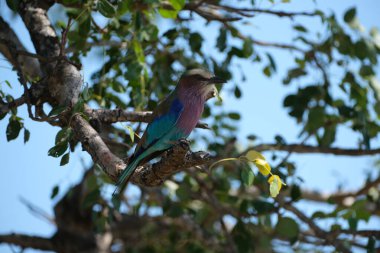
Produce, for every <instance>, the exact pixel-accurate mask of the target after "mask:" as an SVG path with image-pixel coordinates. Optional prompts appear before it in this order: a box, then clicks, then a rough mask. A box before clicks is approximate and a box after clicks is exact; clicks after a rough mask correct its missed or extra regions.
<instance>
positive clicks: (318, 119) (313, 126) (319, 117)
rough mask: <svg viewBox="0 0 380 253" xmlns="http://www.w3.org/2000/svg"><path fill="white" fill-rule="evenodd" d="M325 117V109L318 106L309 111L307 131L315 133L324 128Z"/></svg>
mask: <svg viewBox="0 0 380 253" xmlns="http://www.w3.org/2000/svg"><path fill="white" fill-rule="evenodd" d="M325 116H326V113H325V109H324V108H323V107H320V106H317V107H314V108H311V109H310V111H309V115H308V121H307V124H306V125H305V129H306V131H308V132H309V133H313V132H315V131H316V130H317V129H319V128H320V127H322V126H323V124H324V123H325Z"/></svg>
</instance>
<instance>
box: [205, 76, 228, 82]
mask: <svg viewBox="0 0 380 253" xmlns="http://www.w3.org/2000/svg"><path fill="white" fill-rule="evenodd" d="M226 82H227V81H226V80H225V79H223V78H220V77H217V76H213V77H211V78H210V79H209V80H208V83H209V84H219V83H226Z"/></svg>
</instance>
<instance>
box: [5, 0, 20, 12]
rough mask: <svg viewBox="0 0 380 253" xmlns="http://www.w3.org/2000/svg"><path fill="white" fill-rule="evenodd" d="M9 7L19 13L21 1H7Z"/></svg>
mask: <svg viewBox="0 0 380 253" xmlns="http://www.w3.org/2000/svg"><path fill="white" fill-rule="evenodd" d="M7 5H8V7H9V9H11V10H12V11H15V12H17V11H18V6H19V5H20V0H7Z"/></svg>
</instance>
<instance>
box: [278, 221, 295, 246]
mask: <svg viewBox="0 0 380 253" xmlns="http://www.w3.org/2000/svg"><path fill="white" fill-rule="evenodd" d="M275 231H276V233H277V234H278V235H279V236H280V237H283V238H287V239H288V240H289V241H291V242H295V241H296V240H297V237H298V234H299V231H300V229H299V226H298V224H297V222H296V221H295V220H293V219H292V218H289V217H282V218H280V219H279V220H278V222H277V224H276V227H275Z"/></svg>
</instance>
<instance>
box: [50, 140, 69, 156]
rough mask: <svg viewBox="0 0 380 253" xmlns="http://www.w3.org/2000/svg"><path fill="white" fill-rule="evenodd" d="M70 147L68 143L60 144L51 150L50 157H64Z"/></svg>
mask: <svg viewBox="0 0 380 253" xmlns="http://www.w3.org/2000/svg"><path fill="white" fill-rule="evenodd" d="M68 147H69V145H68V142H64V143H60V144H58V145H56V146H54V147H52V148H51V149H49V151H48V155H49V156H52V157H60V156H61V155H63V153H65V152H66V150H67V148H68Z"/></svg>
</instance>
